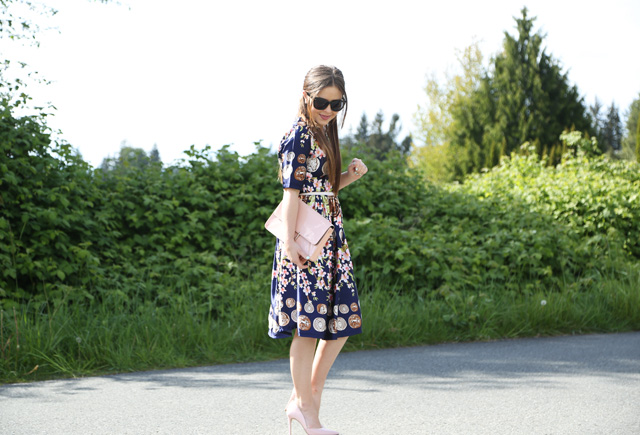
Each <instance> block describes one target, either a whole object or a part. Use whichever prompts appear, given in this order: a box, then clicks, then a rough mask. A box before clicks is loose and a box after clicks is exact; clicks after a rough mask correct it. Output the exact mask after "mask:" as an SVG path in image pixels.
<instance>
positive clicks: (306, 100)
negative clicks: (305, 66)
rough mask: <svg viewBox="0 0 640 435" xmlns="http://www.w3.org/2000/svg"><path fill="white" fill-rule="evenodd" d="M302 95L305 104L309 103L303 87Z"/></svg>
mask: <svg viewBox="0 0 640 435" xmlns="http://www.w3.org/2000/svg"><path fill="white" fill-rule="evenodd" d="M302 97H303V98H304V102H305V103H306V104H309V101H308V98H309V94H307V91H305V90H304V89H303V90H302Z"/></svg>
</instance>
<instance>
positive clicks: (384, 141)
mask: <svg viewBox="0 0 640 435" xmlns="http://www.w3.org/2000/svg"><path fill="white" fill-rule="evenodd" d="M383 124H384V114H383V113H382V111H380V112H378V113H377V114H376V117H375V118H374V120H373V121H372V122H371V124H369V123H368V121H367V115H366V114H364V113H363V114H362V117H361V118H360V125H359V126H358V131H357V132H356V133H355V134H353V135H347V136H345V137H343V138H342V139H341V140H340V147H341V148H342V149H343V150H344V152H347V153H349V152H350V151H352V152H354V151H355V150H357V151H358V157H360V158H364V159H367V158H369V159H376V160H385V159H387V157H388V156H389V155H390V154H393V153H400V154H402V155H407V154H408V153H409V150H410V149H411V136H407V137H405V138H404V139H403V140H402V141H401V142H398V140H397V137H398V134H400V129H401V127H400V115H398V114H396V113H394V114H393V116H392V117H391V121H390V123H389V129H388V130H387V131H386V132H385V131H383Z"/></svg>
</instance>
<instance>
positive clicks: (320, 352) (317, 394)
mask: <svg viewBox="0 0 640 435" xmlns="http://www.w3.org/2000/svg"><path fill="white" fill-rule="evenodd" d="M347 338H348V337H342V338H339V339H337V340H320V344H318V348H317V349H316V353H315V357H314V359H313V368H312V372H311V394H312V397H313V400H314V402H315V404H316V406H317V407H318V410H319V409H320V402H321V401H322V391H323V389H324V384H325V382H326V380H327V375H328V374H329V370H331V367H332V366H333V363H334V362H335V360H336V358H337V357H338V354H339V353H340V351H341V350H342V347H343V346H344V344H345V343H346V342H347ZM295 399H296V389H295V388H294V389H293V391H292V392H291V397H290V398H289V403H291V402H293V401H294V400H295ZM289 403H287V406H289Z"/></svg>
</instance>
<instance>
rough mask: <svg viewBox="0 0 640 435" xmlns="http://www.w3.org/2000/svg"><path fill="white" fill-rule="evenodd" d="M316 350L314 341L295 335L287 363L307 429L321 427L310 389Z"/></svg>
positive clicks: (313, 339)
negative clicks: (289, 366) (288, 363)
mask: <svg viewBox="0 0 640 435" xmlns="http://www.w3.org/2000/svg"><path fill="white" fill-rule="evenodd" d="M315 348H316V339H315V338H308V337H300V336H299V335H298V334H295V335H294V337H293V341H292V342H291V349H290V350H289V362H290V365H291V378H292V379H293V388H294V390H295V393H296V400H297V403H298V407H299V408H300V411H302V415H303V416H304V419H305V422H306V424H307V427H309V428H319V427H322V425H321V424H320V419H319V417H318V406H317V405H316V403H315V400H314V398H313V393H312V388H311V373H312V370H313V365H314V364H313V356H314V351H315Z"/></svg>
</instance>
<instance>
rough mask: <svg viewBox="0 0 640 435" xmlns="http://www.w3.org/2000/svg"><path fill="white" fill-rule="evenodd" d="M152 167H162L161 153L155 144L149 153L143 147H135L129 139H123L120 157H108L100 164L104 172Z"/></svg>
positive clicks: (130, 170) (123, 171)
mask: <svg viewBox="0 0 640 435" xmlns="http://www.w3.org/2000/svg"><path fill="white" fill-rule="evenodd" d="M151 167H155V168H161V167H162V161H160V153H159V152H158V149H157V148H156V147H155V145H154V148H153V149H152V150H151V152H150V153H149V155H147V153H146V152H145V151H144V150H143V149H142V148H134V147H132V146H131V145H130V144H129V143H128V142H127V141H122V143H121V144H120V153H119V155H118V157H107V158H105V159H103V160H102V163H101V164H100V169H101V170H102V171H103V173H104V174H108V173H125V172H132V171H133V172H135V171H144V170H146V169H149V168H151Z"/></svg>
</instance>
